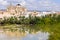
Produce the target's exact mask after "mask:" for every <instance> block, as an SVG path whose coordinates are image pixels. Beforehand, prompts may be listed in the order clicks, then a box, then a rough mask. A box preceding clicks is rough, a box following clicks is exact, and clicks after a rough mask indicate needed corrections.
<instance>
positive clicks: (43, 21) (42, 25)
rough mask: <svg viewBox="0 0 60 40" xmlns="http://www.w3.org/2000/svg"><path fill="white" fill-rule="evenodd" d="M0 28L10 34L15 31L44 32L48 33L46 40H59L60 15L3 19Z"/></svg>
mask: <svg viewBox="0 0 60 40" xmlns="http://www.w3.org/2000/svg"><path fill="white" fill-rule="evenodd" d="M11 25H12V26H11ZM17 25H18V26H17ZM0 28H2V29H4V30H6V29H9V30H10V31H12V32H14V31H17V30H18V31H20V32H22V31H23V32H25V31H28V30H29V33H31V32H33V31H34V32H37V31H44V32H49V33H50V36H49V37H50V38H49V39H48V40H60V31H59V30H60V15H57V14H53V15H52V14H49V15H45V16H41V17H37V16H34V17H33V16H31V15H30V16H29V17H28V18H25V17H24V16H22V17H21V16H19V17H18V18H17V17H10V18H6V17H4V18H3V19H0ZM20 29H21V30H20Z"/></svg>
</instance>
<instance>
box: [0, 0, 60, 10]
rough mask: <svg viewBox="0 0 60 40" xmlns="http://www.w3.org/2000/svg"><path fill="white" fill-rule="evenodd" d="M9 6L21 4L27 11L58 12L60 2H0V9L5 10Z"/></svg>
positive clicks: (30, 0) (8, 0) (19, 0)
mask: <svg viewBox="0 0 60 40" xmlns="http://www.w3.org/2000/svg"><path fill="white" fill-rule="evenodd" d="M10 4H12V5H16V4H21V5H22V6H25V7H26V8H27V9H28V10H40V11H60V0H0V9H6V7H7V6H8V5H10Z"/></svg>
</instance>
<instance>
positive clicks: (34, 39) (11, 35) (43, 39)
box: [0, 31, 49, 40]
mask: <svg viewBox="0 0 60 40" xmlns="http://www.w3.org/2000/svg"><path fill="white" fill-rule="evenodd" d="M48 38H49V33H48V32H40V31H39V32H36V33H32V34H31V33H19V32H9V31H6V32H4V31H0V40H48Z"/></svg>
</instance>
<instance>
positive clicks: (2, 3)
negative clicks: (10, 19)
mask: <svg viewBox="0 0 60 40" xmlns="http://www.w3.org/2000/svg"><path fill="white" fill-rule="evenodd" d="M0 5H8V2H7V1H5V0H0Z"/></svg>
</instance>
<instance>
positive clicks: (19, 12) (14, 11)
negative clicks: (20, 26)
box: [0, 4, 55, 18]
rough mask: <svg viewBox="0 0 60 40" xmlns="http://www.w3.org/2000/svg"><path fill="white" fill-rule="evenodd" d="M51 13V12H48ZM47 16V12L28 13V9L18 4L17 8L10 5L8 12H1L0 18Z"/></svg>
mask: <svg viewBox="0 0 60 40" xmlns="http://www.w3.org/2000/svg"><path fill="white" fill-rule="evenodd" d="M48 13H51V12H48ZM54 13H55V12H54ZM44 14H46V12H36V11H28V10H27V8H25V7H24V6H21V5H20V4H17V5H15V6H13V5H9V6H8V7H7V9H6V10H4V11H2V10H0V18H3V17H11V16H16V17H18V16H25V17H28V16H29V15H31V16H41V15H44Z"/></svg>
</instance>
